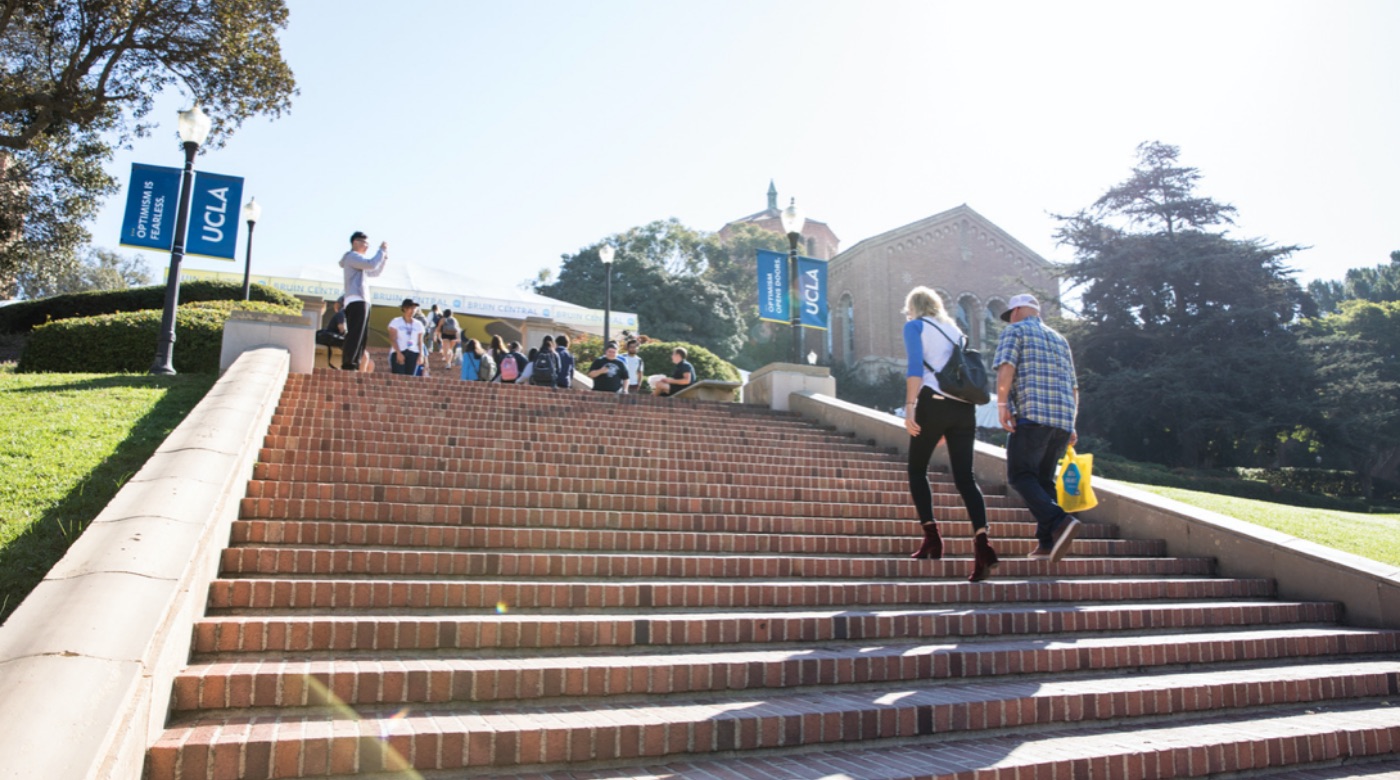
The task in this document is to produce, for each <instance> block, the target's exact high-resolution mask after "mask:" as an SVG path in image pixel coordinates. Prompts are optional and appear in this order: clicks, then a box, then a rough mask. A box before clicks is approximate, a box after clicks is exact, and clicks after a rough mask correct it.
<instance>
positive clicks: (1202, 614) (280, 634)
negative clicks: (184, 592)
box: [194, 601, 1340, 653]
mask: <svg viewBox="0 0 1400 780" xmlns="http://www.w3.org/2000/svg"><path fill="white" fill-rule="evenodd" d="M1339 616H1340V610H1339V608H1338V606H1337V605H1336V604H1333V603H1328V602H1285V601H1218V602H1210V603H1201V602H1184V603H1171V602H1165V601H1161V602H1153V603H1148V604H1132V603H1129V604H1123V603H1114V604H1087V605H1083V606H1079V605H1065V604H1053V603H1046V604H1032V605H1025V606H1022V605H1014V606H1008V605H1002V606H992V607H988V606H979V607H976V608H971V607H950V608H949V607H945V608H933V607H926V606H925V607H918V606H915V607H909V608H906V609H902V610H869V609H843V610H834V611H833V610H824V611H822V610H797V609H793V610H785V611H775V610H752V611H748V612H740V613H736V612H724V613H710V614H707V613H699V612H696V613H647V614H644V615H640V616H639V615H636V614H633V613H627V614H617V613H613V614H609V613H603V612H599V613H592V614H588V615H578V614H572V615H567V614H549V615H543V614H534V615H519V614H512V613H511V612H510V607H509V605H506V606H505V607H503V608H501V609H499V610H491V611H489V612H486V611H483V613H482V614H470V615H446V616H403V615H367V616H351V617H345V616H340V615H330V616H325V615H323V616H315V617H312V618H310V619H308V618H307V616H305V615H252V616H231V615H228V616H219V615H211V616H210V617H207V618H205V619H203V620H201V621H199V622H198V623H197V624H196V625H195V644H194V650H195V652H199V653H214V652H219V653H258V652H284V653H286V652H290V653H306V652H320V651H335V652H341V651H365V652H368V651H381V652H391V651H392V652H402V651H408V650H413V651H422V650H427V651H452V650H474V649H483V648H492V649H498V650H512V649H525V648H529V649H531V650H532V651H534V650H536V649H539V648H570V647H580V648H583V647H587V648H636V647H644V646H652V647H671V646H685V645H697V644H699V645H708V644H732V643H736V642H746V643H754V644H758V645H763V644H768V643H785V642H826V641H832V640H867V641H869V640H888V639H899V640H908V639H921V638H933V639H946V638H947V637H953V636H956V637H972V638H986V637H991V636H1002V635H1016V636H1023V635H1030V634H1063V633H1083V632H1102V631H1134V632H1141V631H1143V630H1146V629H1152V628H1156V629H1174V630H1183V629H1217V628H1241V627H1252V626H1277V625H1285V624H1286V625H1294V624H1308V625H1315V624H1319V623H1335V622H1336V621H1337V620H1338V618H1339Z"/></svg>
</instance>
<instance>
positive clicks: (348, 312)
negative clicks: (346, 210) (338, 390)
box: [340, 230, 389, 371]
mask: <svg viewBox="0 0 1400 780" xmlns="http://www.w3.org/2000/svg"><path fill="white" fill-rule="evenodd" d="M368 251H369V237H368V236H366V235H365V234H364V233H361V232H360V231H358V230H356V231H355V232H354V233H352V234H350V251H349V252H346V253H345V254H344V255H343V256H342V257H341V258H340V267H341V268H342V269H344V271H345V295H344V296H343V297H344V299H345V331H346V332H345V347H344V349H343V353H342V355H341V362H340V367H341V368H342V369H344V370H346V371H358V370H360V358H361V356H363V355H364V353H365V337H366V336H367V335H369V302H370V295H369V285H368V284H366V283H365V277H367V276H378V275H379V274H381V273H383V271H384V263H385V262H386V261H387V260H388V259H389V243H388V242H387V241H385V242H381V243H380V244H379V251H378V252H375V253H374V256H373V257H368V256H366V255H365V253H366V252H368Z"/></svg>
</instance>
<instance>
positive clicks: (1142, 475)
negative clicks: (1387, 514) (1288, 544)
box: [1075, 447, 1372, 512]
mask: <svg viewBox="0 0 1400 780" xmlns="http://www.w3.org/2000/svg"><path fill="white" fill-rule="evenodd" d="M1075 449H1076V450H1078V451H1079V452H1093V450H1090V449H1085V448H1082V447H1076V448H1075ZM1094 473H1095V474H1098V475H1101V476H1104V477H1108V478H1109V479H1120V480H1123V481H1124V482H1137V483H1140V484H1144V485H1161V486H1162V487H1174V488H1183V489H1186V490H1199V491H1203V492H1206V493H1218V494H1220V495H1224V496H1235V497H1237V498H1250V499H1254V500H1256V501H1272V502H1275V503H1280V504H1290V505H1292V506H1304V507H1313V508H1315V509H1339V510H1342V511H1346V512H1366V511H1370V510H1371V509H1372V507H1371V506H1369V505H1368V504H1367V503H1366V502H1364V501H1362V500H1360V499H1348V498H1335V497H1332V496H1326V495H1318V494H1316V493H1308V492H1304V491H1301V490H1297V489H1293V488H1287V487H1283V486H1280V485H1272V484H1269V483H1268V482H1265V481H1262V480H1251V479H1241V478H1240V477H1237V476H1235V474H1234V473H1233V472H1230V471H1216V472H1211V471H1207V470H1203V469H1173V468H1169V467H1167V466H1162V465H1159V464H1156V463H1141V462H1137V461H1131V460H1127V459H1125V458H1121V457H1118V456H1117V455H1113V454H1110V453H1104V452H1101V453H1095V454H1094Z"/></svg>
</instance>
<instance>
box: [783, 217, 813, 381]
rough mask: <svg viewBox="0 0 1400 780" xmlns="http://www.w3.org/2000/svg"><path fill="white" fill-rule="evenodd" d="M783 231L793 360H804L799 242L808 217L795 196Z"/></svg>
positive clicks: (797, 361) (785, 218) (795, 361)
mask: <svg viewBox="0 0 1400 780" xmlns="http://www.w3.org/2000/svg"><path fill="white" fill-rule="evenodd" d="M782 220H783V232H784V233H787V237H788V299H789V300H790V301H791V302H792V311H791V314H792V362H794V363H799V364H800V363H801V362H802V296H801V294H800V293H798V291H797V242H798V241H801V240H802V228H803V226H804V225H806V224H807V218H806V217H805V216H803V214H802V210H801V209H799V208H797V198H793V199H792V200H791V201H790V202H789V203H788V207H787V208H785V209H783V213H782Z"/></svg>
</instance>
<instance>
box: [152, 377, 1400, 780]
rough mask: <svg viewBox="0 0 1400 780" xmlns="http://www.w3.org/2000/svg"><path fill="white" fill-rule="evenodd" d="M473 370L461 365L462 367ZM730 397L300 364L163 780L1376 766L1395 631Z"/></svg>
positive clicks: (181, 704) (1315, 771)
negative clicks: (922, 480) (933, 553)
mask: <svg viewBox="0 0 1400 780" xmlns="http://www.w3.org/2000/svg"><path fill="white" fill-rule="evenodd" d="M445 374H446V372H444V373H443V374H440V375H439V376H443V375H445ZM904 471H905V470H904V463H903V460H902V459H901V458H900V457H899V456H896V455H894V454H891V453H888V452H883V451H879V450H876V449H874V448H872V447H870V446H867V445H865V444H863V443H861V442H857V441H854V440H852V439H851V438H850V437H844V436H841V435H838V434H836V433H833V432H831V431H828V430H824V429H821V428H819V427H817V426H815V425H813V424H811V423H808V422H805V421H803V420H801V419H800V418H798V417H796V416H793V415H788V414H783V413H776V412H771V411H768V410H764V409H758V408H755V407H746V406H742V405H737V404H711V403H703V402H689V401H684V400H676V401H667V400H666V399H656V398H651V397H649V396H647V397H636V396H634V397H619V396H613V395H604V394H601V393H585V392H557V391H550V390H547V389H538V388H531V387H515V386H507V387H502V386H499V385H490V384H481V383H465V382H460V381H456V380H453V379H445V378H439V377H438V376H435V377H432V378H427V379H413V378H408V377H389V376H384V375H381V374H375V375H363V374H361V375H351V374H346V373H341V372H334V371H322V372H318V373H317V374H315V375H313V376H299V375H294V376H292V377H291V378H289V380H288V383H287V388H286V391H285V394H284V397H283V399H282V402H281V406H280V408H279V411H278V413H277V415H276V417H275V419H274V420H273V424H272V426H271V428H270V430H269V432H268V435H267V438H266V442H265V447H264V449H263V451H262V453H261V455H260V459H259V463H258V464H257V466H256V470H255V473H254V478H253V479H252V481H251V482H250V483H249V486H248V493H247V497H246V498H245V499H244V501H243V505H242V510H241V519H240V520H239V521H238V522H237V523H236V524H235V526H234V531H233V535H232V540H231V543H230V546H229V547H228V549H227V550H225V552H224V555H223V560H222V570H221V572H220V576H219V577H218V578H217V579H216V580H215V581H214V583H213V584H212V586H211V588H210V593H209V600H208V611H207V615H206V616H205V617H204V618H203V619H202V620H200V621H199V622H198V624H197V626H196V629H195V636H194V649H193V653H192V658H191V660H190V664H189V666H188V668H187V669H185V670H184V671H183V672H182V673H181V674H180V676H179V677H178V679H177V680H176V683H175V687H174V691H173V695H172V701H171V704H170V716H169V721H168V729H167V731H166V733H165V734H164V735H163V736H162V737H161V738H160V739H159V741H158V742H157V743H156V744H155V745H154V746H153V747H152V748H151V749H150V751H149V754H148V756H147V768H146V774H147V777H148V778H150V780H176V779H179V780H216V779H217V780H232V779H233V778H259V779H261V778H303V777H306V778H311V777H315V778H327V777H329V778H348V777H384V778H389V777H394V778H402V777H423V778H429V779H431V778H476V777H499V778H527V777H528V778H537V779H542V780H554V779H558V780H562V779H563V778H701V779H704V780H712V779H717V778H779V779H784V778H790V779H794V780H798V779H801V780H808V779H810V780H815V779H816V778H853V779H855V780H896V779H902V778H944V777H947V778H974V777H975V778H1092V779H1094V780H1097V779H1098V778H1105V779H1107V780H1120V779H1127V780H1132V779H1133V778H1166V777H1208V776H1214V775H1225V776H1236V775H1239V776H1266V777H1277V778H1285V777H1287V778H1305V777H1307V778H1323V777H1328V778H1332V777H1380V776H1381V775H1383V774H1384V773H1387V772H1400V652H1397V651H1400V633H1397V632H1394V631H1385V630H1372V629H1364V628H1355V627H1347V626H1345V625H1343V624H1342V622H1341V618H1342V615H1341V614H1340V608H1339V607H1338V606H1337V605H1335V604H1331V603H1299V602H1292V601H1283V600H1280V599H1278V598H1276V597H1275V595H1274V586H1273V583H1271V582H1269V581H1264V580H1239V579H1223V578H1220V577H1217V576H1215V574H1214V564H1213V561H1211V560H1207V559H1191V558H1172V557H1167V556H1166V550H1165V546H1164V545H1163V544H1162V543H1160V542H1153V541H1133V540H1125V539H1121V538H1119V534H1118V532H1117V528H1116V527H1115V526H1113V525H1111V524H1105V523H1086V526H1085V528H1084V531H1083V532H1082V533H1081V534H1080V536H1079V538H1078V540H1077V541H1076V542H1075V545H1074V548H1073V551H1072V554H1071V555H1070V557H1068V558H1066V559H1065V560H1063V561H1062V562H1060V563H1059V564H1056V565H1053V566H1052V565H1051V564H1048V563H1046V562H1043V561H1030V560H1027V559H1026V558H1025V556H1026V554H1027V553H1028V552H1030V550H1031V549H1032V547H1033V545H1034V540H1033V537H1032V533H1033V523H1032V522H1031V520H1030V516H1029V514H1028V513H1027V512H1026V511H1025V510H1024V509H1021V508H1018V506H1017V502H1015V501H1013V500H1009V499H1008V498H1007V497H1005V496H998V495H989V496H988V505H989V519H990V521H991V533H992V539H993V542H994V544H995V545H996V546H997V549H998V551H999V552H1000V554H1001V558H1002V563H1001V565H1000V567H999V568H997V569H996V571H995V575H994V576H993V577H992V578H991V579H989V580H987V581H985V582H981V583H975V584H974V583H969V582H967V581H966V579H965V577H966V575H967V573H968V571H969V570H970V567H971V555H972V543H971V537H970V535H969V531H968V524H967V519H966V514H965V513H964V511H963V510H962V506H961V502H960V501H959V499H958V497H957V494H956V493H955V492H954V490H953V488H952V485H951V483H950V482H949V481H948V480H947V479H946V478H943V479H941V480H939V481H938V482H936V483H935V490H936V491H937V492H936V495H935V501H936V503H937V505H938V507H937V513H938V516H939V519H940V521H941V523H942V528H943V534H944V538H945V540H946V546H945V551H944V557H943V559H942V560H937V561H933V560H911V559H910V558H909V557H908V555H909V553H910V552H911V551H913V549H914V548H915V547H917V546H918V541H919V537H920V536H921V534H920V532H919V528H918V524H917V522H916V520H915V515H914V512H913V508H912V506H911V504H910V501H909V498H908V492H907V491H908V488H907V481H906V477H905V473H904Z"/></svg>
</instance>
